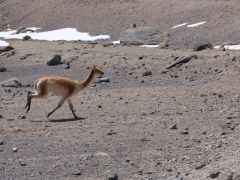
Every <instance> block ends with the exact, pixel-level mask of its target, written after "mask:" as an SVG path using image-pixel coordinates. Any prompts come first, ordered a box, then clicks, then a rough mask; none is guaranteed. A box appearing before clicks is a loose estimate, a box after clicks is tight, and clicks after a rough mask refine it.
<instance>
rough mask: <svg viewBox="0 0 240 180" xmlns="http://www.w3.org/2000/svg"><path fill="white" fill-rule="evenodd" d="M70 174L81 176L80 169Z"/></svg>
mask: <svg viewBox="0 0 240 180" xmlns="http://www.w3.org/2000/svg"><path fill="white" fill-rule="evenodd" d="M72 174H73V175H75V176H81V175H82V173H81V172H80V171H76V172H73V173H72Z"/></svg>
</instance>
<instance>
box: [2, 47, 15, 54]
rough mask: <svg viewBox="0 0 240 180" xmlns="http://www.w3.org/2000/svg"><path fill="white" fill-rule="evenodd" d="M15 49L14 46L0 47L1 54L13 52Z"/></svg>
mask: <svg viewBox="0 0 240 180" xmlns="http://www.w3.org/2000/svg"><path fill="white" fill-rule="evenodd" d="M13 49H14V48H13V47H12V46H0V53H1V52H7V51H11V50H13Z"/></svg>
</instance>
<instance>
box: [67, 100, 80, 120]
mask: <svg viewBox="0 0 240 180" xmlns="http://www.w3.org/2000/svg"><path fill="white" fill-rule="evenodd" d="M67 101H68V106H69V108H70V110H71V111H72V114H73V116H74V118H76V119H77V118H78V116H77V115H76V114H75V110H74V108H73V104H72V101H71V99H70V98H69V99H68V100H67Z"/></svg>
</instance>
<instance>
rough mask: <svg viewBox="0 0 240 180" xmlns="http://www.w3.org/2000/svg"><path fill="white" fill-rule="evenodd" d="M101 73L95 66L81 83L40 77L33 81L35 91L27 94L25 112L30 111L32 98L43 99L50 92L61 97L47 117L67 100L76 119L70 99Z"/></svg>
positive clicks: (67, 79)
mask: <svg viewBox="0 0 240 180" xmlns="http://www.w3.org/2000/svg"><path fill="white" fill-rule="evenodd" d="M102 74H103V71H101V70H100V69H98V68H97V67H96V66H94V67H93V69H92V70H91V72H90V73H89V75H88V76H87V78H86V79H84V80H83V81H75V80H71V79H69V78H66V77H59V76H55V77H42V78H39V79H38V80H36V81H35V83H34V87H35V88H36V90H37V91H35V92H29V93H28V99H27V105H26V106H25V108H27V112H28V111H29V110H30V107H31V100H32V98H45V97H47V95H48V93H49V92H51V93H52V94H54V95H56V96H61V97H62V98H61V100H60V101H59V103H58V106H57V107H56V108H55V109H54V110H53V111H51V112H50V113H49V114H48V117H49V116H50V115H51V114H52V113H53V112H55V111H56V110H57V109H58V108H60V107H61V106H62V104H63V103H64V102H65V101H66V100H67V101H68V105H69V108H70V110H71V111H72V113H73V116H74V117H75V118H76V117H77V116H76V114H75V112H74V109H73V105H72V101H71V97H72V96H73V95H75V94H77V93H78V92H79V91H80V90H82V89H84V88H86V87H87V86H88V85H89V84H90V82H91V81H92V79H93V78H94V76H95V75H102Z"/></svg>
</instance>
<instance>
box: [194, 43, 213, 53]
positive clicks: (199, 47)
mask: <svg viewBox="0 0 240 180" xmlns="http://www.w3.org/2000/svg"><path fill="white" fill-rule="evenodd" d="M212 47H213V45H212V44H211V43H210V42H207V43H198V44H195V45H194V47H193V50H194V51H201V50H204V49H207V48H212Z"/></svg>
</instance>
